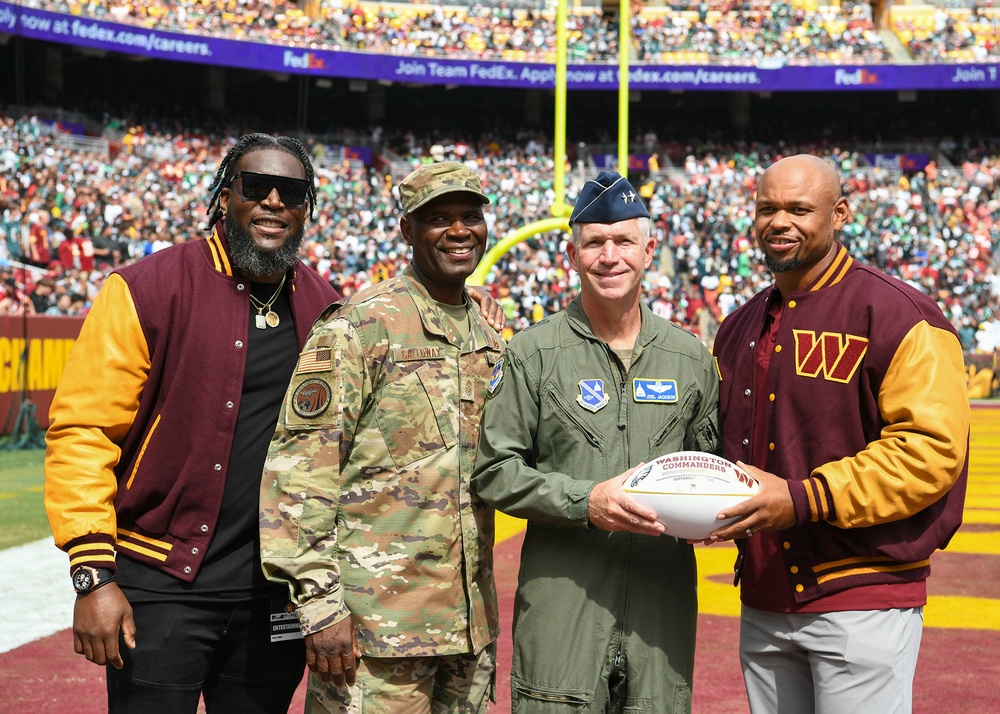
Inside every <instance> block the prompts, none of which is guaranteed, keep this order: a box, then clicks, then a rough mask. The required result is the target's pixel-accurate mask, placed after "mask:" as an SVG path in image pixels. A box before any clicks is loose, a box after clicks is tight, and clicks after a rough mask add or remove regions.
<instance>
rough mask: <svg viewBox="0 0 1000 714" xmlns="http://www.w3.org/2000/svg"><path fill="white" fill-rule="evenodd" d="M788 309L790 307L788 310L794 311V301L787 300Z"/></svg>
mask: <svg viewBox="0 0 1000 714" xmlns="http://www.w3.org/2000/svg"><path fill="white" fill-rule="evenodd" d="M788 307H790V308H793V309H794V308H795V301H794V300H789V301H788Z"/></svg>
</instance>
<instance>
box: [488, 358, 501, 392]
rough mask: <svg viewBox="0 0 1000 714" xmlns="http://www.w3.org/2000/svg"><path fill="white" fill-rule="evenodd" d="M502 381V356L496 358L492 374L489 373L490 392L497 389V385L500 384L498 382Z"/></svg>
mask: <svg viewBox="0 0 1000 714" xmlns="http://www.w3.org/2000/svg"><path fill="white" fill-rule="evenodd" d="M502 381H503V357H501V358H500V359H499V360H497V363H496V364H495V365H493V374H491V375H490V385H489V390H490V394H493V393H494V392H495V391H497V387H499V386H500V382H502Z"/></svg>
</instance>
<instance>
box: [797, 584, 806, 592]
mask: <svg viewBox="0 0 1000 714" xmlns="http://www.w3.org/2000/svg"><path fill="white" fill-rule="evenodd" d="M803 590H805V588H804V587H802V586H801V585H796V586H795V592H797V593H800V592H802V591H803Z"/></svg>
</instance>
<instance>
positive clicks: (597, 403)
mask: <svg viewBox="0 0 1000 714" xmlns="http://www.w3.org/2000/svg"><path fill="white" fill-rule="evenodd" d="M610 400H611V397H609V396H608V395H607V394H605V392H604V380H603V379H581V380H580V393H579V394H578V395H576V401H577V402H578V403H579V404H580V406H581V407H583V408H584V409H586V410H587V411H591V412H596V411H598V410H599V409H603V408H604V407H605V406H607V404H608V402H609V401H610Z"/></svg>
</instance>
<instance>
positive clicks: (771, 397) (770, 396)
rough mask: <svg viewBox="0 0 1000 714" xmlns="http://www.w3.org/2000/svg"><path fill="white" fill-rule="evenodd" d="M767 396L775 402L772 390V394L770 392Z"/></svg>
mask: <svg viewBox="0 0 1000 714" xmlns="http://www.w3.org/2000/svg"><path fill="white" fill-rule="evenodd" d="M767 398H768V399H770V400H771V401H772V402H773V401H774V393H773V392H772V393H771V394H768V395H767Z"/></svg>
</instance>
